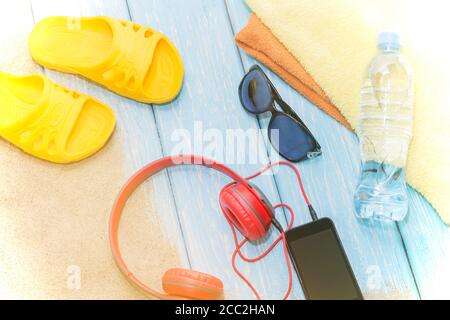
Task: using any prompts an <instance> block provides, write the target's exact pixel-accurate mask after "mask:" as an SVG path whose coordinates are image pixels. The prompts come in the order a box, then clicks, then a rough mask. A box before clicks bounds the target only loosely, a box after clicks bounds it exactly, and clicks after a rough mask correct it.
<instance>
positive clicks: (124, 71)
mask: <svg viewBox="0 0 450 320" xmlns="http://www.w3.org/2000/svg"><path fill="white" fill-rule="evenodd" d="M105 19H106V21H107V22H108V23H109V24H110V26H111V28H112V30H113V44H112V53H111V55H110V57H109V58H108V59H107V61H106V62H105V64H103V65H101V66H99V68H98V70H96V74H97V76H96V78H97V79H95V80H96V81H97V82H99V83H102V84H104V85H106V86H107V87H110V88H111V89H116V90H126V91H127V92H128V93H130V94H132V93H135V92H139V93H140V92H142V91H143V88H144V80H145V77H146V75H147V72H148V70H149V68H150V66H151V64H152V61H153V55H154V52H155V49H156V46H157V45H158V43H159V41H160V40H161V39H162V38H163V37H164V36H163V35H162V34H161V33H159V32H157V31H154V30H152V29H150V28H147V27H144V26H141V25H138V24H136V23H133V22H129V21H125V20H115V19H110V18H106V17H105Z"/></svg>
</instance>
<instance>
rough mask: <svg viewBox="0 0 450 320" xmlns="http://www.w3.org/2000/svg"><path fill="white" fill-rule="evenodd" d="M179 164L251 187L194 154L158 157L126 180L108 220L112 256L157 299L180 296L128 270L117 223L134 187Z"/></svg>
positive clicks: (131, 277)
mask: <svg viewBox="0 0 450 320" xmlns="http://www.w3.org/2000/svg"><path fill="white" fill-rule="evenodd" d="M179 165H199V166H204V167H207V168H211V169H214V170H217V171H219V172H221V173H223V174H225V175H227V176H228V177H230V178H231V179H233V180H234V181H236V182H237V183H239V184H242V185H244V186H246V187H247V188H249V189H252V188H251V186H250V185H249V184H248V182H247V181H246V180H245V179H244V178H242V177H241V176H239V175H238V174H237V173H236V172H234V171H233V170H231V169H230V168H228V167H226V166H225V165H223V164H221V163H218V162H216V161H214V160H211V159H208V158H204V157H199V156H194V155H179V156H172V157H165V158H162V159H159V160H157V161H154V162H152V163H150V164H149V165H147V166H146V167H144V168H142V169H141V170H139V171H138V172H137V173H136V174H135V175H134V176H133V177H131V178H130V179H129V180H128V182H127V183H126V184H125V186H124V187H123V188H122V190H121V191H120V193H119V195H118V197H117V199H116V201H115V203H114V206H113V209H112V212H111V218H110V222H109V240H110V243H111V248H112V252H113V256H114V259H115V261H116V263H117V266H118V267H119V269H120V271H122V273H123V274H124V275H125V277H126V278H127V279H128V280H130V281H131V282H132V283H133V284H135V285H137V286H138V287H139V288H141V289H142V290H144V291H145V292H147V293H148V294H150V295H152V296H155V297H157V298H159V299H180V298H179V297H176V296H168V295H163V294H161V293H159V292H157V291H155V290H154V289H152V288H150V287H148V286H146V285H145V284H144V283H142V282H141V281H140V280H139V279H137V278H136V277H135V276H134V275H133V274H132V273H131V272H130V271H129V270H128V267H127V265H126V263H125V261H124V259H123V258H122V255H121V253H120V248H119V223H120V218H121V216H122V211H123V208H124V207H125V204H126V202H127V200H128V198H129V197H130V196H131V194H132V193H133V192H134V191H135V190H136V188H137V187H139V185H141V184H142V183H143V182H144V181H145V180H147V179H148V178H150V177H151V176H153V175H155V174H157V173H159V172H161V171H162V170H164V169H168V168H171V167H174V166H179Z"/></svg>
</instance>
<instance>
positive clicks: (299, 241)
mask: <svg viewBox="0 0 450 320" xmlns="http://www.w3.org/2000/svg"><path fill="white" fill-rule="evenodd" d="M286 239H287V242H288V247H289V252H290V255H291V258H292V260H293V262H294V264H295V267H296V268H295V269H296V271H297V273H298V275H299V277H300V280H301V284H302V287H303V290H304V293H305V296H306V298H307V299H312V300H356V299H362V298H363V297H362V294H361V291H360V289H359V286H358V283H357V282H356V278H355V276H354V274H353V271H352V269H351V267H350V264H349V262H348V259H347V256H346V254H345V251H344V248H343V247H342V245H341V242H340V240H339V237H338V235H337V232H336V229H335V228H334V225H333V222H332V221H331V220H329V219H321V220H319V221H316V222H313V223H310V224H307V225H305V226H301V227H298V228H295V229H293V230H290V231H288V232H287V233H286Z"/></svg>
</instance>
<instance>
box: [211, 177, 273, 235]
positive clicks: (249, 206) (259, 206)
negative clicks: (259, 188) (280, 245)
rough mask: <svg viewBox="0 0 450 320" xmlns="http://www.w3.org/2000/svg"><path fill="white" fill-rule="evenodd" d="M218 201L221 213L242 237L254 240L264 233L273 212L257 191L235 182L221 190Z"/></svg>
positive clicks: (267, 228)
mask: <svg viewBox="0 0 450 320" xmlns="http://www.w3.org/2000/svg"><path fill="white" fill-rule="evenodd" d="M264 199H265V197H264ZM219 201H220V207H221V209H222V212H223V214H224V215H225V216H226V217H227V218H228V219H229V220H230V221H231V222H232V223H233V225H235V226H236V228H237V229H238V230H239V232H240V233H241V234H242V235H243V236H244V237H246V238H247V239H249V240H251V241H256V240H260V239H261V238H263V237H264V236H265V235H266V233H267V231H268V230H269V227H270V223H271V221H272V218H273V214H272V211H271V209H270V207H269V206H270V204H265V200H263V199H262V198H261V196H260V195H259V194H258V193H257V192H255V191H253V190H250V189H249V188H248V187H246V186H244V185H241V184H236V183H235V184H231V185H229V186H227V187H225V188H224V189H222V190H221V192H220V195H219Z"/></svg>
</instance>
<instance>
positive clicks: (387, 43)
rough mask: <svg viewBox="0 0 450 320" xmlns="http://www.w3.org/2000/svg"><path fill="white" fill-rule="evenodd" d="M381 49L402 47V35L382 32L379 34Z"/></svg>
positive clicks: (378, 45) (379, 46)
mask: <svg viewBox="0 0 450 320" xmlns="http://www.w3.org/2000/svg"><path fill="white" fill-rule="evenodd" d="M377 47H378V48H379V49H384V50H386V49H390V50H399V49H400V48H401V47H402V43H401V39H400V35H399V34H398V33H395V32H381V33H380V34H378V44H377Z"/></svg>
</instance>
